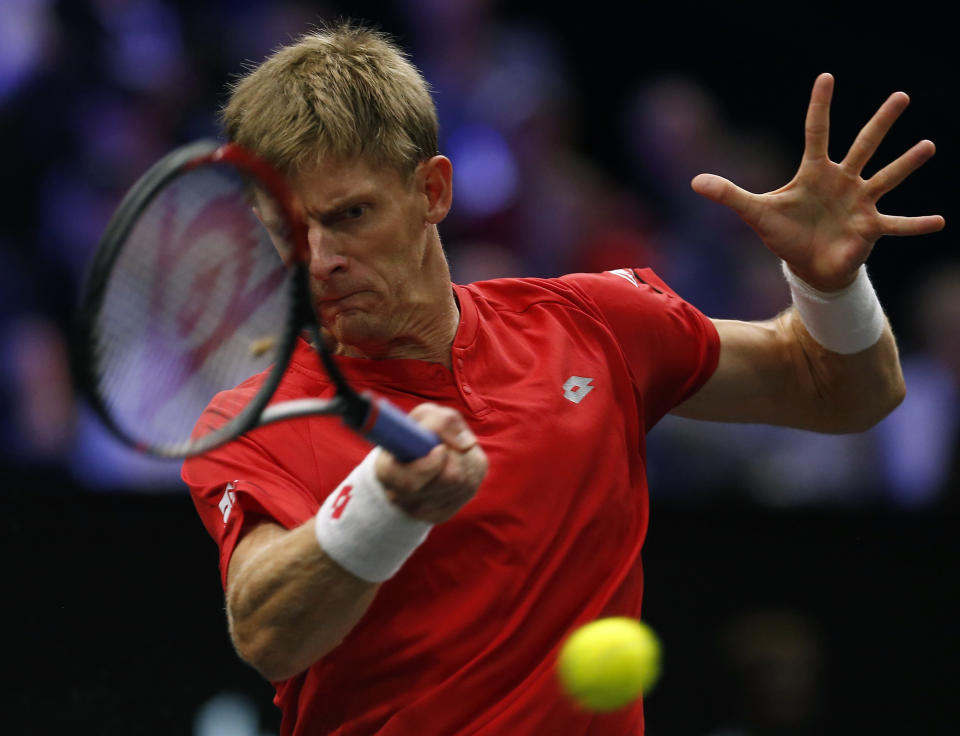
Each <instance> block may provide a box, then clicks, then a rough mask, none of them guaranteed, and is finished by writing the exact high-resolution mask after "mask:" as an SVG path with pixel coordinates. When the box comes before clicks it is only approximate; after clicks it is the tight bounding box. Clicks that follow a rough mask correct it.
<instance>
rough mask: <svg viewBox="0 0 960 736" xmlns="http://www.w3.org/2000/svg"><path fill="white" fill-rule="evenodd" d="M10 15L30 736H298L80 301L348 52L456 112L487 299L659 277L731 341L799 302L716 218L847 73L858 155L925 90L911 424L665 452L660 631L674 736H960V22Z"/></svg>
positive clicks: (0, 68)
mask: <svg viewBox="0 0 960 736" xmlns="http://www.w3.org/2000/svg"><path fill="white" fill-rule="evenodd" d="M625 6H626V4H621V3H616V2H612V1H610V0H595V2H592V3H589V4H580V3H576V4H554V3H547V2H535V1H534V0H524V1H521V2H509V3H508V2H494V1H493V0H393V1H392V2H372V1H371V2H351V3H346V2H293V1H289V0H288V1H282V0H278V1H275V2H268V1H267V0H232V1H231V0H207V1H206V2H202V3H199V2H188V1H187V0H62V1H60V2H57V1H56V0H0V147H2V149H0V150H2V159H0V161H2V165H3V167H4V172H5V174H6V175H5V176H4V177H2V178H0V203H2V208H3V217H2V218H0V351H2V355H3V360H2V361H0V463H2V466H0V467H2V470H3V473H4V478H5V483H4V486H5V488H4V493H3V498H4V501H5V504H4V506H5V508H4V514H3V522H2V523H3V527H2V529H3V541H4V547H5V550H4V551H5V554H4V558H5V570H6V572H7V574H6V575H5V579H6V581H7V583H8V584H7V586H6V589H7V592H6V595H5V596H4V598H5V600H6V601H7V603H6V608H7V609H8V616H7V620H8V621H9V622H10V624H11V626H10V630H9V634H8V643H7V644H6V645H5V646H4V650H5V651H6V652H7V656H6V657H5V660H6V661H7V662H8V663H9V664H8V667H7V669H8V671H9V673H10V677H11V679H12V684H10V685H8V686H7V687H6V688H5V690H4V694H3V709H2V713H3V715H0V730H2V731H3V732H4V733H17V732H23V733H59V732H62V731H63V730H64V729H66V728H68V727H69V728H70V729H72V730H73V731H74V732H76V733H90V734H114V733H116V734H121V733H122V734H131V733H137V734H140V733H143V734H154V733H156V734H181V733H182V734H197V735H198V736H214V735H219V734H230V735H231V736H233V735H236V736H247V735H250V736H252V735H253V734H268V733H275V732H276V729H277V720H278V719H277V714H276V712H275V711H274V709H273V706H272V705H271V704H270V697H271V694H272V691H271V688H270V687H269V685H267V684H266V683H265V682H262V681H261V680H260V679H259V677H258V676H257V675H256V674H255V673H254V672H253V671H252V670H250V669H249V668H247V667H246V666H245V665H243V664H242V663H240V662H239V660H238V659H237V658H236V656H235V655H234V654H233V652H232V650H231V648H230V644H229V640H228V638H227V634H226V627H225V621H224V615H223V601H222V593H221V591H220V587H219V581H218V573H217V562H216V559H217V557H216V551H215V547H214V545H213V543H212V542H211V541H210V540H209V539H208V538H207V537H206V535H205V533H204V531H203V529H202V527H201V525H200V523H199V520H198V519H197V518H196V516H195V513H194V511H193V508H192V504H191V503H190V500H189V498H188V496H187V494H186V492H185V489H184V488H183V487H182V486H181V484H180V482H179V475H178V467H177V465H176V464H168V463H163V462H159V461H156V462H155V461H148V460H145V459H143V458H140V457H136V456H134V455H132V454H131V453H129V452H127V451H125V450H123V449H122V448H120V447H119V446H117V445H116V444H115V443H114V442H113V441H112V440H110V438H109V437H108V436H107V435H106V434H105V432H104V431H103V430H102V429H101V428H100V427H99V426H98V424H97V423H96V421H95V420H94V419H93V418H92V417H91V415H90V413H89V411H88V410H87V409H86V407H85V406H84V405H83V403H81V402H78V401H76V400H75V398H74V395H73V389H72V386H71V379H70V371H69V367H68V365H69V363H68V349H67V340H68V335H69V331H70V325H71V322H72V319H73V316H74V310H75V305H76V303H77V298H78V289H79V284H80V281H81V279H82V277H83V274H84V271H85V268H86V266H87V263H88V261H89V259H90V257H91V255H92V253H93V250H94V249H95V247H96V243H97V240H98V238H99V235H100V233H101V231H102V229H103V227H104V225H105V223H106V221H107V219H108V218H109V216H110V213H111V212H112V210H113V208H114V207H115V206H116V204H117V202H118V201H119V199H120V197H121V196H122V194H123V192H124V191H125V190H126V188H127V187H128V186H129V185H130V184H132V182H133V181H134V180H135V179H136V178H137V177H138V176H139V175H140V174H141V173H142V172H143V171H144V170H145V169H146V168H147V167H148V166H149V165H150V164H151V163H152V162H153V161H154V160H156V159H157V158H159V157H160V156H162V155H163V154H164V153H165V152H166V151H168V150H169V149H170V148H172V147H173V146H175V145H176V144H179V143H183V142H185V141H188V140H191V139H194V138H197V137H202V136H207V135H216V134H217V130H216V124H215V116H216V111H217V108H218V106H219V105H220V104H222V103H223V101H224V99H225V87H226V85H227V84H228V83H229V82H230V80H231V79H233V78H234V77H235V76H236V75H237V74H238V73H240V72H241V71H242V70H243V69H244V68H245V65H247V64H248V63H251V62H254V63H255V62H258V61H260V60H261V59H262V58H264V56H265V55H266V54H267V53H269V51H270V50H271V49H273V48H274V47H276V46H277V45H278V44H281V43H283V42H286V41H288V40H290V39H292V38H295V37H296V36H297V35H299V34H300V33H302V32H303V31H305V30H308V29H309V27H310V26H311V24H316V23H317V22H319V21H320V20H322V19H324V18H327V19H331V18H336V17H339V16H345V15H348V16H350V17H354V18H358V19H366V20H368V21H372V22H374V23H377V24H379V25H380V26H381V27H382V28H383V29H384V30H386V31H388V32H390V33H392V34H394V35H395V36H396V37H397V38H398V39H399V40H400V42H401V43H402V44H403V45H404V46H405V47H406V48H407V49H408V50H409V52H410V53H411V55H412V56H413V59H414V61H415V62H416V63H417V64H418V66H419V67H420V68H421V69H422V70H423V72H424V74H425V75H426V77H427V78H428V80H429V81H430V83H431V84H432V85H433V87H434V89H435V92H436V99H437V103H438V107H439V111H440V118H441V128H442V130H441V134H442V148H443V151H444V153H446V154H447V155H449V156H450V157H451V158H452V160H453V162H454V165H455V176H456V179H455V191H456V201H455V206H454V212H453V214H452V215H451V216H450V218H449V219H448V220H447V221H446V222H445V223H444V225H443V226H442V229H441V235H442V236H443V238H444V243H445V246H446V247H447V250H448V253H449V257H450V261H451V266H452V268H453V272H454V278H455V279H456V280H457V281H460V282H469V281H474V280H478V279H483V278H489V277H496V276H512V275H517V276H529V275H533V276H553V275H559V274H562V273H567V272H572V271H597V270H604V269H609V268H617V267H622V266H645V265H649V266H652V267H653V268H655V269H656V270H657V271H658V273H660V274H661V275H662V276H663V277H664V278H665V280H666V281H667V282H668V283H669V284H671V286H673V287H674V288H675V289H676V290H677V291H678V292H679V293H680V294H681V295H682V296H684V297H685V298H686V299H688V300H689V301H691V302H692V303H693V304H695V305H697V306H698V307H700V308H701V309H702V310H703V311H705V312H706V313H707V314H709V315H710V316H713V317H726V318H738V319H759V318H766V317H770V316H772V315H773V314H775V313H776V312H777V311H779V310H780V309H782V308H783V307H784V306H785V305H786V304H787V303H788V299H789V297H788V293H787V290H786V288H785V286H784V284H783V281H782V277H781V276H780V275H779V269H778V265H777V262H776V260H775V259H774V258H773V257H772V256H771V255H770V254H769V253H768V252H767V251H766V250H765V249H764V248H763V246H762V245H761V244H760V243H759V241H758V240H757V239H756V237H754V236H753V234H752V232H751V231H749V230H748V229H746V228H745V227H744V226H743V225H741V224H740V223H739V221H738V220H737V219H736V217H735V216H733V215H731V214H730V213H728V212H726V211H725V210H724V209H723V208H721V207H720V206H718V205H714V204H712V203H710V202H708V201H706V200H701V199H700V198H698V197H697V195H695V194H694V193H693V192H692V191H691V190H690V188H689V181H690V179H691V178H692V177H693V176H694V175H695V174H697V173H699V172H701V171H708V172H712V173H719V174H722V175H724V176H727V177H728V178H730V179H732V180H733V181H735V182H737V183H738V184H740V185H741V186H743V187H744V188H746V189H749V190H751V191H758V192H759V191H767V190H770V189H775V188H777V187H779V186H780V185H782V184H784V183H786V181H788V180H789V178H790V177H791V176H792V174H793V171H794V169H795V167H796V164H797V163H798V161H799V157H800V153H801V150H802V143H803V138H802V124H803V116H804V112H805V107H806V102H807V96H808V94H809V89H810V86H811V85H812V83H813V80H814V78H815V76H816V75H817V73H819V72H821V71H830V72H832V73H833V74H834V75H835V77H836V79H837V85H836V93H835V100H834V106H833V116H832V124H833V128H832V140H833V143H832V145H831V153H832V154H833V156H834V157H835V158H836V159H839V158H841V157H842V155H843V153H844V152H845V150H846V147H847V146H848V145H849V143H850V142H851V141H852V139H853V137H854V136H855V135H856V132H857V131H858V130H859V128H860V126H861V125H862V124H863V123H865V122H866V120H867V119H868V118H869V117H870V115H871V114H872V113H873V111H874V110H875V109H876V108H877V106H879V104H880V103H881V102H882V101H883V100H884V99H885V98H886V96H887V95H888V94H889V93H890V92H893V91H895V90H898V89H903V90H905V91H907V92H908V93H910V95H911V97H912V99H913V104H912V105H911V107H910V108H909V109H908V110H907V112H906V113H905V114H904V116H903V118H902V119H901V120H900V121H899V122H898V123H897V125H896V126H895V128H894V130H893V131H892V132H891V134H890V136H889V137H888V140H886V141H885V142H884V143H883V145H882V146H881V148H880V150H879V152H878V154H877V156H876V159H875V162H872V163H871V166H870V167H869V168H868V171H867V173H870V172H871V171H873V170H876V168H878V167H879V166H880V165H883V164H885V163H886V162H888V161H889V160H891V159H892V158H894V157H896V156H897V155H899V154H900V153H901V152H902V151H904V150H906V149H907V148H908V147H909V146H910V145H912V144H913V143H914V142H916V141H917V140H919V139H921V138H931V139H932V140H934V141H935V142H936V143H937V144H938V147H939V152H938V155H937V156H936V157H935V158H934V159H933V160H932V161H931V162H930V163H928V164H927V165H926V166H925V167H924V168H923V169H921V170H920V171H919V172H917V173H916V174H915V175H914V176H913V177H911V178H910V179H909V180H908V181H907V182H906V183H905V184H903V185H902V186H901V188H900V189H899V190H897V191H895V192H893V193H891V194H890V195H888V196H887V197H886V198H885V199H884V201H883V202H882V207H881V208H882V210H883V211H885V212H888V213H891V214H907V215H920V214H936V213H939V214H943V215H945V216H946V217H947V219H948V223H951V224H948V228H947V230H945V231H944V232H943V233H940V234H936V235H932V236H926V237H923V238H914V239H907V240H894V239H884V240H881V241H880V243H879V244H878V246H877V249H876V251H875V252H874V255H873V257H872V258H871V261H870V267H871V274H872V277H873V280H874V283H875V285H876V287H877V290H878V292H879V293H880V297H881V300H882V301H883V303H884V305H885V307H886V308H887V311H888V314H889V316H890V319H891V322H892V323H893V326H894V331H895V332H896V333H897V335H898V338H899V340H900V345H901V351H902V357H903V362H904V370H905V373H906V376H907V384H908V397H907V400H906V401H905V402H904V404H903V405H902V406H901V407H900V408H898V409H897V410H896V411H895V412H894V413H893V414H892V415H891V416H890V417H889V418H887V419H886V420H884V421H883V422H882V423H881V424H880V425H879V426H878V427H876V428H875V429H873V430H871V431H870V432H867V433H865V434H862V435H854V436H845V437H824V436H819V435H814V434H810V433H803V432H794V431H788V430H775V429H771V428H766V427H756V426H730V425H717V424H704V423H695V422H689V421H685V420H679V419H674V418H668V419H667V420H665V421H664V422H663V423H662V425H661V426H659V427H658V428H657V429H656V430H655V431H654V433H653V434H652V436H651V438H650V481H651V489H652V512H651V513H652V524H651V532H650V538H649V541H648V546H647V553H646V558H645V559H646V569H647V579H648V585H647V597H646V603H645V606H646V608H645V618H646V619H647V620H648V621H649V622H650V623H651V624H652V625H653V626H654V627H655V628H656V629H657V630H658V631H660V633H661V635H662V637H663V639H664V645H665V650H666V670H665V674H664V677H663V680H662V681H661V683H660V685H659V686H658V688H657V690H656V691H654V693H653V694H652V695H651V696H650V698H649V701H648V718H649V733H650V734H652V735H654V736H671V735H674V734H676V735H678V736H682V735H686V734H689V735H691V736H693V735H698V736H756V735H762V736H766V735H768V734H770V735H772V734H777V735H779V734H782V735H784V736H793V735H799V734H813V733H818V734H832V733H867V732H869V733H877V734H887V733H890V734H893V733H904V732H911V733H923V734H934V733H936V734H941V733H942V734H947V733H951V734H952V733H956V731H957V727H956V724H955V722H954V721H955V716H954V713H955V711H956V702H957V691H958V685H960V681H958V679H960V678H958V677H957V675H956V667H955V661H956V659H957V656H958V655H960V647H958V645H957V644H958V637H957V635H956V633H955V627H954V622H955V620H956V618H957V615H958V613H960V606H958V602H960V590H958V582H957V568H958V565H957V561H958V560H960V554H958V552H960V549H958V548H960V545H958V543H957V541H956V534H955V532H954V528H955V526H956V524H957V521H958V515H957V506H958V489H960V480H958V478H960V467H958V446H960V427H958V417H960V414H958V404H960V399H958V388H960V259H958V256H957V253H956V250H955V249H954V247H953V243H952V235H951V233H952V219H951V218H952V208H951V207H950V206H949V205H950V204H951V203H952V198H951V199H950V200H949V201H948V194H949V193H950V192H951V191H952V189H953V188H952V187H951V185H950V184H949V179H948V172H950V171H953V170H954V169H955V164H956V154H955V151H956V148H955V141H956V135H955V132H954V131H955V125H956V123H955V120H956V118H955V116H954V115H953V108H954V107H955V100H954V97H955V95H956V91H957V85H956V82H955V77H954V75H953V73H951V72H949V71H948V67H949V66H950V62H949V61H948V60H949V58H952V54H951V53H950V51H949V49H950V48H951V44H952V43H953V38H952V35H953V32H952V30H951V28H952V24H951V23H950V22H948V21H947V19H946V17H944V16H943V15H942V14H941V13H942V12H943V11H942V10H940V9H936V8H934V6H933V5H932V4H931V5H927V4H925V3H922V2H921V3H911V4H901V5H897V6H888V7H887V8H886V9H885V10H879V8H878V6H876V5H865V6H862V7H861V6H854V5H842V6H838V5H831V6H827V5H822V6H820V5H817V4H810V3H805V4H802V5H798V4H789V5H771V4H765V5H760V4H752V3H748V4H742V3H740V4H737V3H728V4H725V5H720V4H710V5H709V7H701V6H700V5H699V4H695V3H686V2H671V3H665V4H662V5H657V6H653V7H649V6H645V5H644V4H630V5H629V6H626V7H625Z"/></svg>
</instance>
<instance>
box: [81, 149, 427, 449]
mask: <svg viewBox="0 0 960 736" xmlns="http://www.w3.org/2000/svg"><path fill="white" fill-rule="evenodd" d="M254 206H256V207H257V208H258V211H259V212H260V213H261V214H263V213H264V212H266V213H267V214H268V215H269V220H270V222H271V232H270V233H268V232H267V230H266V228H264V226H263V225H262V224H261V222H260V218H259V217H258V216H257V214H255V212H254V210H253V208H254ZM273 223H278V224H279V227H277V226H276V225H274V224H273ZM308 258H309V246H308V245H307V237H306V227H305V225H304V224H303V223H302V221H301V220H299V219H298V218H297V217H295V216H294V213H293V208H292V199H291V195H290V192H289V189H288V188H287V185H286V182H285V180H284V179H283V178H282V177H281V176H280V175H279V174H278V173H277V172H276V171H275V170H274V169H273V168H271V167H270V166H269V165H268V164H267V163H266V162H265V161H263V160H262V159H259V158H257V157H256V156H254V155H253V154H252V153H250V152H248V151H246V150H244V149H242V148H240V147H239V146H237V145H235V144H229V143H228V144H225V145H221V144H220V143H218V142H216V141H206V140H205V141H198V142H195V143H191V144H189V145H186V146H183V147H181V148H178V149H176V150H174V151H172V152H171V153H169V154H168V155H167V156H165V157H164V158H163V159H161V160H160V161H158V162H157V163H156V164H154V165H153V166H152V167H151V168H150V169H149V170H148V171H147V172H146V173H145V174H144V175H143V176H142V177H141V178H140V179H139V180H138V181H137V182H136V183H135V184H134V186H133V187H132V188H131V189H130V191H129V192H128V193H127V194H126V196H125V197H124V199H123V201H122V202H121V203H120V205H119V207H118V208H117V211H116V212H115V213H114V215H113V217H112V219H111V220H110V222H109V224H108V225H107V228H106V230H105V232H104V235H103V238H102V239H101V241H100V244H99V246H98V248H97V251H96V254H95V256H94V259H93V261H92V264H91V267H90V271H89V275H88V278H87V283H86V289H85V291H84V294H83V297H82V302H81V305H80V310H79V320H78V325H79V329H78V334H77V338H76V345H75V357H76V364H77V369H78V370H77V373H78V378H79V383H80V387H81V389H82V390H83V392H84V393H85V394H86V395H87V396H88V398H89V400H90V403H91V405H92V407H93V409H94V410H95V411H96V413H97V414H98V415H99V416H100V418H101V419H102V420H103V422H104V424H105V425H106V426H107V427H108V428H109V429H110V430H111V432H112V433H113V434H115V435H116V436H117V437H118V438H119V439H120V440H122V441H123V442H125V443H126V444H128V445H130V446H131V447H134V448H135V449H137V450H140V451H142V452H146V453H149V454H152V455H157V456H160V457H169V458H178V457H187V456H190V455H197V454H201V453H204V452H208V451H210V450H212V449H214V448H216V447H219V446H220V445H223V444H224V443H226V442H229V441H230V440H232V439H235V438H236V437H238V436H240V435H241V434H243V433H245V432H247V431H249V430H250V429H252V428H254V427H257V426H261V425H264V424H268V423H271V422H277V421H282V420H285V419H290V418H293V417H301V416H307V415H315V414H336V415H339V416H340V417H341V418H342V419H343V422H344V424H346V425H347V426H348V427H350V428H351V429H353V430H355V431H356V432H358V433H360V434H361V435H363V436H364V437H366V438H367V439H369V440H370V441H371V442H373V443H375V444H378V445H381V446H382V447H384V448H385V449H387V450H389V451H390V452H391V453H392V454H393V455H394V456H395V457H397V459H399V460H401V461H403V462H407V461H410V460H413V459H416V458H418V457H422V456H424V455H426V454H427V453H428V452H429V451H430V450H431V448H433V447H434V446H435V445H436V444H437V443H438V442H439V440H438V439H437V437H436V435H434V434H433V433H431V432H429V431H428V430H425V429H424V428H422V427H421V426H420V425H418V424H417V423H416V422H414V421H413V420H412V419H410V418H409V417H408V416H407V415H406V414H405V413H404V412H402V411H401V410H399V409H398V408H396V407H395V406H394V405H392V404H390V403H389V402H388V401H386V400H385V399H383V398H375V397H373V396H372V395H369V394H366V393H364V394H361V393H358V392H357V391H355V390H354V389H353V388H351V387H350V385H349V384H348V383H347V381H346V379H345V378H344V376H343V374H342V373H341V371H340V370H339V368H338V366H337V364H336V361H335V360H334V358H333V356H332V354H331V353H330V351H329V349H328V347H327V346H326V345H325V343H324V340H323V336H322V334H321V330H320V326H319V323H318V320H317V318H316V315H315V313H314V310H313V305H312V300H311V298H310V288H309V276H308V272H307V261H308ZM302 335H305V336H306V337H307V338H308V339H309V341H310V342H311V343H312V344H313V345H314V346H315V347H316V350H317V354H318V356H319V359H320V363H321V364H322V366H323V369H324V370H325V372H326V374H327V375H328V376H329V378H330V380H331V382H332V384H333V386H334V389H335V393H334V396H333V398H331V399H315V398H304V399H297V400H292V401H283V402H275V403H272V404H270V403H269V402H270V399H271V397H272V396H273V394H274V392H275V391H276V389H277V386H278V385H279V383H280V380H281V378H282V376H283V374H284V371H285V370H286V369H287V366H288V364H289V362H290V358H291V355H292V354H293V351H294V348H295V346H296V344H297V340H298V338H299V337H300V336H302ZM261 374H262V376H261ZM253 376H258V379H257V380H254V381H248V379H250V378H251V377H253ZM241 384H243V386H240V389H239V390H237V391H230V392H229V393H223V392H226V391H228V390H230V389H234V388H235V387H237V386H239V385H241ZM245 387H247V388H245ZM215 397H216V400H215ZM211 402H213V403H211ZM208 406H209V407H210V411H208V412H207V415H206V416H205V420H204V421H203V422H199V423H198V420H199V419H200V417H201V415H203V414H204V412H205V410H207V408H208ZM211 416H212V417H213V419H214V420H213V421H211V420H210V417H211Z"/></svg>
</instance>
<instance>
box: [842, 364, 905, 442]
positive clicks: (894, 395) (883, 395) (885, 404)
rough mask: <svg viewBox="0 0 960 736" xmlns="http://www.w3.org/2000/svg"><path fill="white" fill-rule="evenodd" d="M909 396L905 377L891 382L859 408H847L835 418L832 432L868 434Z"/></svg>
mask: <svg viewBox="0 0 960 736" xmlns="http://www.w3.org/2000/svg"><path fill="white" fill-rule="evenodd" d="M906 395H907V386H906V384H905V383H904V381H903V377H902V376H899V377H898V379H897V380H894V381H891V382H890V383H889V384H888V385H887V386H886V387H885V388H884V390H883V391H882V392H878V393H876V394H873V395H871V396H870V397H869V400H867V401H863V402H861V404H860V405H859V406H856V407H851V408H847V409H845V410H844V411H842V412H840V413H839V415H838V416H836V418H835V424H834V427H833V429H832V430H831V431H832V432H833V433H836V434H858V433H860V432H866V431H867V430H869V429H872V428H873V427H875V426H876V425H877V424H879V423H880V422H881V421H882V420H883V419H885V418H886V417H887V416H889V415H890V413H891V412H892V411H893V410H894V409H896V408H897V407H898V406H900V404H901V403H903V400H904V398H905V397H906Z"/></svg>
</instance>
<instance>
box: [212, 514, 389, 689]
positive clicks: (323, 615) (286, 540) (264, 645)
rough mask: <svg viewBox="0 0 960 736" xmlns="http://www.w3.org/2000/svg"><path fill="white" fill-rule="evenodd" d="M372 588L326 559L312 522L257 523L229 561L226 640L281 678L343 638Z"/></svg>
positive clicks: (276, 678) (366, 603)
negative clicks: (291, 524) (288, 526)
mask: <svg viewBox="0 0 960 736" xmlns="http://www.w3.org/2000/svg"><path fill="white" fill-rule="evenodd" d="M377 588H378V585H377V584H375V583H370V582H367V581H365V580H360V579H359V578H357V577H355V576H354V575H352V574H350V573H349V572H347V571H346V570H344V569H343V568H342V567H340V565H338V564H337V563H336V562H334V561H333V560H331V559H329V558H328V557H327V556H326V554H324V552H323V550H322V549H321V548H320V546H319V545H318V544H317V539H316V535H315V532H314V521H313V519H311V520H310V521H308V522H306V523H305V524H303V525H301V526H299V527H297V528H296V529H293V530H286V529H284V528H283V527H281V526H279V525H276V524H272V523H265V524H261V525H260V526H258V527H256V528H254V529H252V530H251V531H250V532H248V533H247V535H246V536H245V537H244V538H243V539H242V540H241V541H240V543H239V544H238V545H237V548H236V550H235V551H234V554H233V556H232V558H231V561H230V570H229V574H228V578H227V617H228V620H229V624H230V635H231V637H232V639H233V643H234V646H235V647H236V649H237V652H238V653H239V654H240V656H241V657H242V658H243V659H244V660H246V661H247V662H249V663H250V664H251V665H253V666H254V667H255V668H256V669H257V670H259V671H260V672H261V673H262V674H263V675H264V677H266V678H267V679H268V680H270V681H271V682H278V681H281V680H286V679H288V678H290V677H293V676H294V675H296V674H298V673H300V672H302V671H303V670H305V669H306V668H307V667H309V666H310V665H312V664H313V663H314V662H315V661H317V660H318V659H319V658H320V657H322V656H324V655H325V654H327V653H328V652H329V651H331V650H332V649H333V648H334V647H336V646H337V645H338V644H339V643H340V642H341V641H342V640H343V637H345V636H346V635H347V633H349V631H350V630H351V629H352V628H353V627H354V626H355V625H356V623H357V621H359V620H360V618H361V617H362V616H363V614H364V613H365V612H366V610H367V608H368V607H369V606H370V603H371V602H372V601H373V597H374V595H375V594H376V591H377Z"/></svg>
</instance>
